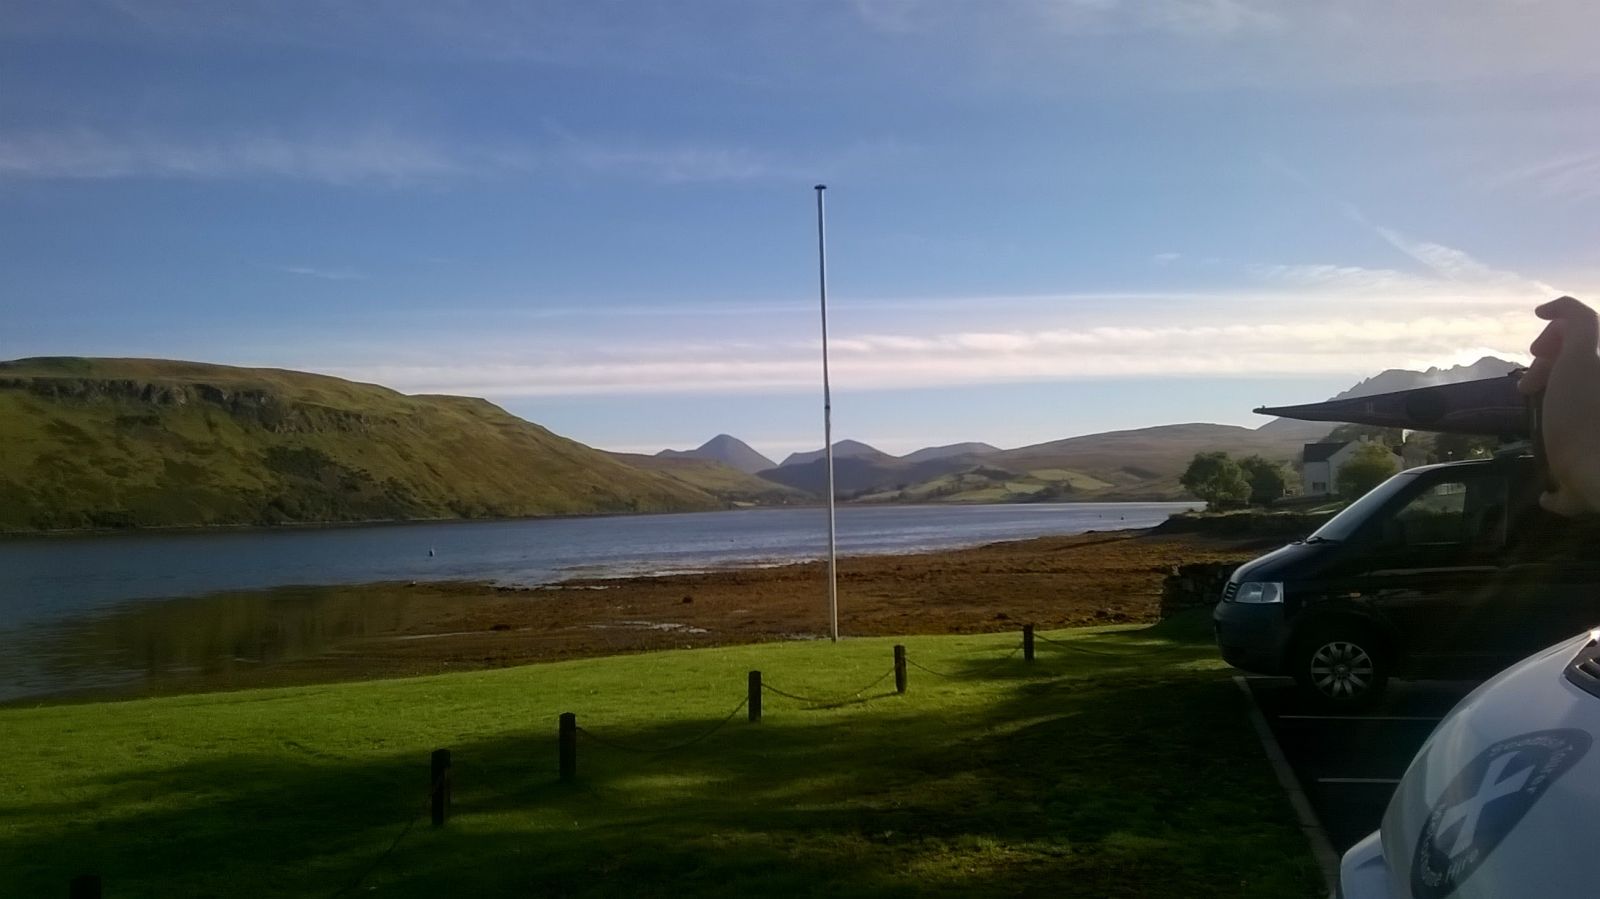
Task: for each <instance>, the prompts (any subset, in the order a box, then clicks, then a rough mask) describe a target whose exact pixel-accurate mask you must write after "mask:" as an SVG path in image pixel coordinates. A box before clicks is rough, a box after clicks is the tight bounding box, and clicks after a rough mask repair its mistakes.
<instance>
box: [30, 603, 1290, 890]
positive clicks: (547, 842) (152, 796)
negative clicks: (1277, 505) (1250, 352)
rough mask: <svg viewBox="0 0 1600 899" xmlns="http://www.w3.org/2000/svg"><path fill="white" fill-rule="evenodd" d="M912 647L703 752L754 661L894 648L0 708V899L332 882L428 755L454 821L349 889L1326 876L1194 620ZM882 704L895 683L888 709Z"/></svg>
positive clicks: (763, 651)
mask: <svg viewBox="0 0 1600 899" xmlns="http://www.w3.org/2000/svg"><path fill="white" fill-rule="evenodd" d="M1047 636H1050V637H1053V638H1057V639H1065V640H1071V641H1081V642H1082V644H1083V647H1084V648H1092V649H1095V650H1097V651H1099V652H1100V653H1107V654H1103V655H1102V654H1089V653H1087V652H1079V651H1075V650H1074V649H1070V648H1065V647H1057V646H1053V645H1050V644H1045V643H1043V642H1042V641H1041V643H1040V645H1039V656H1038V661H1036V662H1035V663H1034V664H1033V665H1031V666H1030V665H1027V664H1025V663H1024V662H1023V661H1022V658H1021V656H1020V655H1015V656H1011V657H1010V658H1009V659H1006V660H1005V661H1003V662H1000V664H999V666H998V667H996V660H1000V659H1003V658H1004V657H1005V656H1006V655H1007V654H1008V653H1009V652H1011V650H1012V649H1013V648H1014V647H1015V646H1016V644H1017V642H1018V640H1019V636H1018V635H1016V634H1001V635H983V636H958V637H912V638H904V639H902V640H900V641H899V642H904V643H905V644H906V645H907V647H908V652H909V654H910V657H911V658H912V659H914V660H916V661H918V662H920V663H922V664H925V665H927V666H928V667H930V668H935V669H937V670H940V671H943V672H946V673H949V674H951V675H953V677H951V678H937V677H934V676H932V675H929V674H926V673H924V672H921V671H919V670H916V669H912V670H911V672H910V690H909V692H908V693H907V695H904V696H895V695H893V682H892V680H889V681H885V682H884V683H881V684H879V685H877V686H876V687H874V688H873V689H871V690H869V691H867V693H866V695H867V696H869V697H874V698H871V699H870V700H869V701H866V702H862V703H857V704H846V705H842V706H839V707H836V708H829V709H813V708H808V707H806V706H804V705H802V704H800V703H796V702H793V701H790V700H787V699H783V698H781V697H778V696H775V695H768V696H767V697H766V699H765V712H766V714H765V720H764V721H763V722H762V723H760V724H758V725H752V724H749V723H747V722H746V721H745V716H744V714H743V712H740V713H739V714H737V715H735V716H734V718H733V719H732V720H731V721H730V722H729V723H728V724H727V725H726V726H725V727H724V728H723V729H721V730H720V731H718V732H716V733H715V734H714V735H713V736H711V737H710V738H709V739H707V740H705V741H703V742H701V743H698V744H696V745H693V746H691V747H689V748H686V749H683V750H681V751H678V752H672V753H668V754H665V755H656V756H640V755H635V754H631V753H626V752H621V751H617V750H613V749H609V748H605V747H602V746H599V745H597V744H595V743H594V742H592V741H589V740H588V739H587V738H580V747H579V748H580V754H579V782H578V783H576V784H572V785H565V784H561V783H559V782H558V780H557V778H556V741H555V733H556V717H557V715H558V714H559V713H561V712H563V711H572V712H575V713H576V714H577V715H578V721H579V724H580V726H581V727H583V728H585V729H586V730H589V731H591V732H592V733H593V734H595V735H597V736H599V737H601V738H603V739H608V740H614V741H618V742H623V743H628V744H634V745H641V746H649V747H662V746H667V745H669V744H673V743H676V742H680V741H684V740H687V739H690V738H692V737H694V736H696V735H698V734H701V733H703V732H705V730H706V729H707V728H709V727H710V726H711V725H713V724H715V723H716V722H717V721H719V720H721V719H722V718H723V717H724V716H725V715H727V713H728V712H729V711H730V710H732V709H734V708H735V707H736V705H737V703H738V702H739V701H740V700H741V699H742V698H743V696H744V690H745V678H746V672H747V671H748V670H749V669H751V668H759V669H761V670H762V671H763V674H764V678H765V680H766V682H767V683H769V684H771V685H774V686H777V687H779V688H781V689H785V690H788V691H791V692H795V693H801V694H804V695H811V696H818V697H841V698H843V697H844V696H846V695H847V694H849V693H850V692H851V691H853V690H856V689H858V688H860V687H862V686H863V685H865V684H866V683H867V682H869V681H871V680H872V679H873V678H875V677H877V676H878V675H880V674H883V673H885V672H886V671H888V670H889V668H890V665H891V658H892V656H891V648H892V646H893V644H894V643H895V642H897V641H896V640H895V639H863V640H847V641H844V642H842V643H840V644H839V645H830V644H825V643H793V644H781V645H773V644H767V645H757V646H743V647H731V648H724V649H710V650H696V651H679V652H664V653H653V654H647V655H639V656H629V657H626V658H611V659H591V660H585V661H576V662H565V663H559V664H547V665H535V666H528V667H523V668H515V669H505V670H497V671H486V672H475V673H470V674H459V675H445V676H438V677H428V678H418V679H411V680H398V681H384V682H366V683H353V684H341V685H337V686H324V687H311V688H298V689H282V690H262V691H253V692H244V693H232V694H211V695H205V696H189V697H171V698H164V699H150V700H140V701H135V702H126V703H110V704H99V705H74V706H60V707H47V708H39V709H12V710H6V711H3V712H0V732H3V733H4V734H5V735H6V740H7V748H8V749H9V750H10V752H9V753H8V756H9V758H10V760H11V761H10V765H11V768H10V770H9V771H8V772H7V774H8V790H7V791H5V793H4V794H3V795H0V869H3V870H4V871H5V872H6V877H5V878H3V879H0V893H3V894H5V895H18V896H31V895H52V894H57V893H62V892H64V891H65V884H66V881H67V879H68V878H69V877H70V876H71V875H72V874H74V873H78V872H82V871H93V872H97V873H100V874H102V875H104V877H105V878H106V883H107V895H113V896H118V897H132V896H181V895H257V896H299V895H329V894H332V893H333V892H335V891H336V890H337V889H338V888H340V887H342V886H344V885H345V884H347V883H348V882H349V881H350V879H351V878H352V877H354V876H355V875H356V874H357V873H358V872H359V871H361V870H363V869H364V868H365V867H366V865H367V864H368V863H369V862H370V861H371V860H372V859H374V858H376V857H377V856H378V855H379V854H380V853H381V852H382V851H383V850H384V848H385V847H386V846H387V845H389V843H390V842H391V841H392V840H393V839H394V837H395V836H396V834H398V833H399V832H400V830H401V828H402V827H403V826H404V824H405V822H406V821H407V820H408V819H409V818H411V817H412V816H413V815H414V814H415V813H416V812H418V811H419V810H420V809H421V807H422V804H423V800H424V798H425V792H426V787H427V763H428V753H429V751H431V750H432V749H435V748H439V747H447V748H450V749H452V750H453V752H454V756H455V769H454V777H455V789H456V808H455V813H456V816H455V817H454V819H453V820H452V821H451V822H450V823H449V825H448V826H446V827H444V828H442V829H437V830H436V829H433V828H431V827H430V826H429V825H428V823H427V821H426V820H423V821H422V822H421V823H420V824H419V825H418V826H417V827H416V828H415V829H414V830H412V831H411V832H410V833H409V835H408V836H407V838H406V839H405V840H404V842H403V843H402V844H401V846H400V848H399V849H398V850H397V851H396V853H395V854H394V855H393V856H391V857H389V858H387V859H386V860H385V861H384V862H383V864H381V865H379V866H378V868H377V869H376V870H375V871H374V872H373V873H372V874H371V876H370V877H368V878H367V880H366V881H365V883H364V886H363V889H362V890H361V894H363V895H385V896H437V895H472V894H478V895H485V896H488V895H617V894H622V895H641V894H643V895H651V894H673V895H721V896H751V895H757V894H761V893H767V894H770V895H819V896H820V895H828V896H836V895H877V896H896V895H908V896H909V895H926V894H929V893H933V894H949V895H974V894H977V895H1015V894H1033V893H1049V894H1053V895H1062V896H1175V895H1183V896H1261V897H1268V896H1271V897H1280V896H1296V895H1298V896H1311V895H1314V894H1315V893H1316V891H1317V877H1316V874H1315V871H1314V868H1313V866H1312V865H1311V863H1310V861H1309V857H1308V854H1307V852H1306V850H1305V846H1304V843H1303V841H1302V839H1301V837H1300V835H1299V833H1298V831H1297V829H1296V828H1295V826H1294V824H1293V820H1292V818H1291V816H1290V815H1289V813H1288V811H1287V807H1286V804H1285V802H1284V801H1283V800H1282V798H1281V796H1280V795H1279V793H1278V792H1277V790H1276V788H1275V786H1274V784H1273V782H1272V779H1271V776H1270V774H1269V773H1268V771H1267V769H1266V766H1265V764H1264V762H1263V760H1262V758H1261V752H1260V749H1259V747H1258V746H1257V745H1256V744H1255V743H1254V741H1253V737H1252V736H1251V734H1250V732H1249V729H1248V725H1247V724H1246V722H1245V720H1244V715H1243V709H1242V708H1241V707H1240V702H1241V699H1240V697H1239V696H1238V695H1237V691H1235V690H1234V689H1233V688H1232V686H1231V684H1229V683H1228V681H1227V680H1226V677H1225V675H1224V673H1223V671H1222V670H1221V668H1220V666H1219V664H1218V663H1216V662H1215V661H1214V660H1213V655H1214V653H1213V650H1211V648H1210V646H1209V645H1208V642H1207V641H1205V640H1204V639H1203V637H1204V634H1203V631H1202V630H1200V629H1198V628H1196V627H1194V626H1177V627H1175V626H1173V625H1171V624H1168V625H1162V626H1158V627H1157V628H1154V629H1144V630H1134V631H1129V630H1126V629H1122V630H1118V629H1107V628H1102V629H1097V632H1094V633H1088V632H1057V633H1052V634H1048V635H1047ZM885 694H887V695H885Z"/></svg>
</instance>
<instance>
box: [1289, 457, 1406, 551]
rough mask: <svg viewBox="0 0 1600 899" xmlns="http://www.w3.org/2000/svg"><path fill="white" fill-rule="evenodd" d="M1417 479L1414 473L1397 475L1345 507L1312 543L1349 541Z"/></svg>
mask: <svg viewBox="0 0 1600 899" xmlns="http://www.w3.org/2000/svg"><path fill="white" fill-rule="evenodd" d="M1415 479H1416V475H1415V474H1414V473H1412V472H1401V473H1400V474H1397V475H1395V476H1394V477H1392V478H1390V479H1389V480H1387V481H1384V482H1383V483H1382V484H1379V485H1378V486H1377V487H1374V488H1373V489H1372V490H1369V491H1367V494H1366V495H1365V496H1363V497H1361V498H1360V499H1358V500H1356V501H1355V502H1353V503H1351V504H1350V505H1348V506H1345V507H1344V510H1343V511H1341V512H1340V513H1339V514H1338V515H1335V516H1333V517H1332V518H1330V519H1329V520H1328V523H1327V524H1324V525H1323V526H1322V527H1320V528H1317V530H1316V533H1313V534H1312V535H1311V537H1310V540H1311V541H1312V542H1316V541H1318V540H1327V541H1331V542H1335V543H1339V542H1343V541H1345V540H1349V539H1350V538H1351V537H1353V536H1355V532H1356V531H1357V530H1358V529H1359V528H1360V527H1361V526H1362V525H1363V524H1365V523H1366V522H1367V519H1369V518H1371V517H1372V516H1373V515H1374V514H1375V513H1376V512H1377V511H1378V510H1379V509H1381V508H1383V506H1384V504H1385V503H1387V502H1389V500H1390V499H1392V498H1393V497H1394V496H1395V495H1396V494H1398V493H1399V492H1400V491H1402V490H1404V489H1406V488H1407V487H1408V486H1410V485H1411V482H1412V481H1413V480H1415Z"/></svg>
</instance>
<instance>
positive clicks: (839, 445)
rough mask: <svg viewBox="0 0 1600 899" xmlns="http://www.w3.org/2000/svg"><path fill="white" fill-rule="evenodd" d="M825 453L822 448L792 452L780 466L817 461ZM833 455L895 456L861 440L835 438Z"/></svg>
mask: <svg viewBox="0 0 1600 899" xmlns="http://www.w3.org/2000/svg"><path fill="white" fill-rule="evenodd" d="M823 455H824V454H823V451H822V450H820V449H817V450H812V451H810V452H807V453H790V454H789V458H787V459H784V460H783V464H782V465H780V466H779V467H780V468H785V467H788V466H790V465H804V464H806V463H807V462H815V461H817V460H818V459H821V458H822V457H823ZM833 457H834V458H835V459H893V458H894V457H893V456H891V455H889V454H888V453H886V452H884V451H882V450H880V449H878V448H876V447H872V446H868V445H867V444H865V443H862V442H861V441H859V440H835V441H834V442H833Z"/></svg>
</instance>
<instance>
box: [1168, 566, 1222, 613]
mask: <svg viewBox="0 0 1600 899" xmlns="http://www.w3.org/2000/svg"><path fill="white" fill-rule="evenodd" d="M1238 567H1239V566H1238V565H1237V564H1235V563H1232V562H1196V563H1194V564H1191V565H1178V566H1175V567H1174V568H1173V569H1172V573H1171V574H1169V575H1167V577H1166V580H1164V581H1162V582H1161V617H1162V618H1166V617H1168V616H1169V615H1172V614H1173V613H1174V612H1181V611H1183V610H1185V609H1194V608H1200V607H1205V608H1210V607H1211V606H1214V605H1216V604H1217V600H1219V599H1221V598H1222V588H1223V586H1224V585H1226V584H1227V583H1228V576H1229V575H1231V574H1233V571H1234V569H1236V568H1238Z"/></svg>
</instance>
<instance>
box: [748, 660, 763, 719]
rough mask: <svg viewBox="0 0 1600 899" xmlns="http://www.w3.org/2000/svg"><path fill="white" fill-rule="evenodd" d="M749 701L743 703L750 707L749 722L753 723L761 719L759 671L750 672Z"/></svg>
mask: <svg viewBox="0 0 1600 899" xmlns="http://www.w3.org/2000/svg"><path fill="white" fill-rule="evenodd" d="M749 690H750V692H749V694H748V695H749V697H750V698H749V701H748V702H746V703H745V705H747V706H748V707H749V709H750V723H751V724H755V723H756V722H758V721H760V720H761V672H759V671H752V672H750V683H749Z"/></svg>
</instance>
